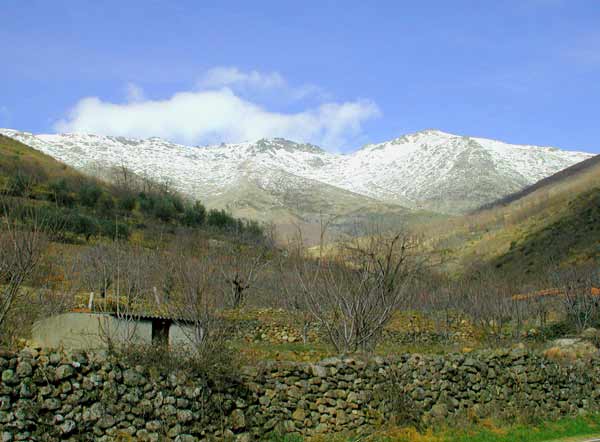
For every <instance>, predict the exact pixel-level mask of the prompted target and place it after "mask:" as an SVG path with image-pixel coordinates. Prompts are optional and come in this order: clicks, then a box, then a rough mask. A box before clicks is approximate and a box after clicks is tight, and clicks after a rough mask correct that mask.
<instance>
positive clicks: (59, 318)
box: [31, 313, 152, 349]
mask: <svg viewBox="0 0 600 442" xmlns="http://www.w3.org/2000/svg"><path fill="white" fill-rule="evenodd" d="M106 336H110V337H111V339H113V340H115V341H123V340H124V339H126V337H132V341H133V342H136V343H140V344H150V343H152V323H151V321H145V320H139V321H131V322H130V321H124V320H120V319H118V318H115V317H114V316H111V315H108V314H104V313H63V314H60V315H56V316H52V317H50V318H46V319H42V320H40V321H37V322H36V323H35V324H34V325H33V328H32V336H31V340H32V343H33V344H35V345H39V346H40V347H51V348H57V347H64V348H67V349H96V348H102V347H104V346H105V345H106V339H105V337H106Z"/></svg>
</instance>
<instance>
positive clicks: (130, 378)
mask: <svg viewBox="0 0 600 442" xmlns="http://www.w3.org/2000/svg"><path fill="white" fill-rule="evenodd" d="M145 382H146V379H145V378H144V376H142V375H141V374H140V373H139V372H138V371H136V370H132V369H128V370H125V371H124V372H123V383H124V384H125V385H127V386H129V387H137V386H139V385H143V384H144V383H145Z"/></svg>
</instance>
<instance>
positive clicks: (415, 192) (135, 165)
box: [0, 129, 593, 220]
mask: <svg viewBox="0 0 600 442" xmlns="http://www.w3.org/2000/svg"><path fill="white" fill-rule="evenodd" d="M0 133H3V134H5V135H7V136H10V137H12V138H15V139H17V140H19V141H21V142H23V143H25V144H28V145H30V146H32V147H34V148H36V149H38V150H41V151H42V152H44V153H46V154H49V155H51V156H53V157H55V158H57V159H59V160H61V161H63V162H65V163H66V164H69V165H71V166H73V167H75V168H78V169H82V170H88V171H90V170H91V171H94V169H96V170H101V169H106V168H111V167H115V166H120V165H125V166H127V167H128V168H130V169H132V170H133V171H135V172H137V173H146V174H148V175H150V176H151V177H152V178H155V179H165V180H169V181H170V182H171V183H172V184H173V186H174V187H175V188H176V189H177V190H179V191H182V192H183V193H186V194H188V195H190V196H193V197H195V198H200V199H202V200H205V201H207V203H209V205H210V204H214V205H220V206H225V207H227V205H229V206H232V207H233V206H236V205H237V202H236V199H238V200H243V199H244V198H245V195H244V194H243V187H244V185H245V183H247V182H252V183H256V184H257V186H256V189H254V190H253V193H256V192H257V191H260V192H265V193H266V194H269V196H268V198H266V200H270V201H273V202H274V204H275V205H279V207H280V208H286V210H288V212H290V214H291V213H292V212H295V214H294V215H293V216H291V218H294V217H295V218H297V219H298V220H303V216H302V213H301V212H299V211H297V210H295V209H293V207H291V205H293V204H291V203H290V201H291V200H293V198H294V194H296V195H297V196H298V198H300V197H301V195H302V190H303V189H302V186H307V185H308V184H307V183H310V186H311V187H312V188H313V190H314V189H317V188H318V186H319V184H318V183H322V185H323V188H325V186H328V187H327V188H328V189H329V190H328V191H327V192H325V193H329V194H330V196H331V198H342V199H344V198H346V197H348V195H354V196H351V199H353V200H356V201H355V203H356V204H359V205H360V204H364V205H366V206H372V204H373V201H377V202H380V203H381V204H382V205H384V206H398V207H405V208H407V209H413V210H414V209H423V210H427V211H434V212H440V213H446V214H461V213H467V212H469V211H470V210H474V209H477V208H478V207H481V206H482V205H484V204H486V203H491V202H493V201H495V200H498V199H500V198H502V197H505V196H506V195H509V194H511V193H515V192H518V191H520V190H522V189H524V188H526V187H527V186H529V185H532V184H534V183H535V182H537V181H539V180H540V179H543V178H545V177H547V176H550V175H552V174H554V173H556V172H558V171H560V170H563V169H565V168H567V167H570V166H572V165H574V164H576V163H578V162H580V161H583V160H585V159H587V158H589V157H591V156H593V155H592V154H588V153H584V152H574V151H563V150H560V149H557V148H554V147H547V146H546V147H539V146H533V145H512V144H507V143H503V142H500V141H496V140H491V139H487V138H479V137H466V136H460V135H454V134H450V133H447V132H443V131H440V130H437V129H426V130H423V131H419V132H415V133H412V134H406V135H403V136H401V137H397V138H394V139H392V140H390V141H384V142H382V143H372V144H366V145H365V146H363V147H362V148H361V149H359V150H357V151H355V152H352V153H348V154H335V153H329V152H327V151H325V150H323V149H321V148H320V147H318V146H315V145H312V144H309V143H297V142H294V141H291V140H286V139H283V138H270V139H264V138H263V139H261V140H258V141H256V142H243V143H230V144H224V143H222V144H213V145H208V146H185V145H182V144H177V143H171V142H169V141H166V140H163V139H161V138H157V137H153V138H148V139H145V140H142V139H135V138H127V137H115V136H104V135H93V134H53V135H44V134H42V135H33V134H30V133H26V132H19V131H15V130H10V129H0ZM282 176H285V177H286V178H285V179H282V178H281V177H282ZM242 178H243V179H242ZM333 188H337V189H340V191H343V192H341V193H340V192H335V191H333V190H332V189H333ZM238 190H239V191H238ZM345 192H350V194H347V193H345ZM318 193H319V192H318V191H317V190H314V191H313V200H311V201H309V202H307V206H310V205H311V203H312V204H314V209H315V210H314V213H316V212H317V210H316V208H317V206H322V201H320V202H319V196H318ZM226 194H227V195H229V198H228V201H220V202H219V198H220V197H221V196H223V195H226ZM334 194H335V195H334ZM342 194H343V196H342ZM283 195H285V197H284V196H283ZM355 196H356V198H355ZM236 210H242V211H243V209H240V208H239V207H238V209H236ZM264 210H265V211H266V212H265V213H267V212H268V211H269V210H270V209H269V207H265V208H264ZM259 211H260V209H259ZM314 213H313V215H314ZM313 215H310V216H307V218H314V216H313ZM332 215H335V213H333V214H332ZM263 218H265V216H263ZM266 218H268V216H266Z"/></svg>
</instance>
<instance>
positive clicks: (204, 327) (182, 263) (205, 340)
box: [168, 255, 226, 358]
mask: <svg viewBox="0 0 600 442" xmlns="http://www.w3.org/2000/svg"><path fill="white" fill-rule="evenodd" d="M173 263H174V266H173V267H172V271H173V279H174V287H175V296H174V297H173V298H172V299H170V301H169V304H168V305H169V310H170V315H171V316H172V317H173V318H174V320H175V323H176V324H178V325H179V329H180V330H181V333H182V334H183V335H184V337H185V339H186V341H187V343H189V344H191V345H192V347H193V348H194V349H195V353H196V355H197V356H198V357H200V358H205V357H207V356H208V355H210V354H211V353H214V352H221V351H223V347H224V341H225V338H226V327H225V324H224V322H223V319H222V318H221V317H220V316H218V314H217V311H218V305H217V304H218V300H217V299H216V297H215V285H216V282H217V278H218V274H217V269H216V267H215V265H214V264H215V263H214V261H213V260H211V259H210V257H209V256H208V255H205V256H204V257H200V258H199V257H189V256H185V255H179V256H177V257H175V258H174V259H173Z"/></svg>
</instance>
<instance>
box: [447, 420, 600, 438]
mask: <svg viewBox="0 0 600 442" xmlns="http://www.w3.org/2000/svg"><path fill="white" fill-rule="evenodd" d="M599 433H600V415H597V414H596V415H590V416H585V417H583V416H580V417H568V418H562V419H560V420H558V421H555V422H546V423H541V424H539V425H524V424H519V425H514V426H509V427H506V428H502V427H498V428H493V429H485V428H484V429H475V430H474V431H472V432H466V433H463V434H460V433H454V434H451V435H450V438H447V439H446V440H448V441H456V442H550V441H556V442H558V441H561V440H563V441H564V440H567V438H573V437H576V436H593V435H597V434H599Z"/></svg>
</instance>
